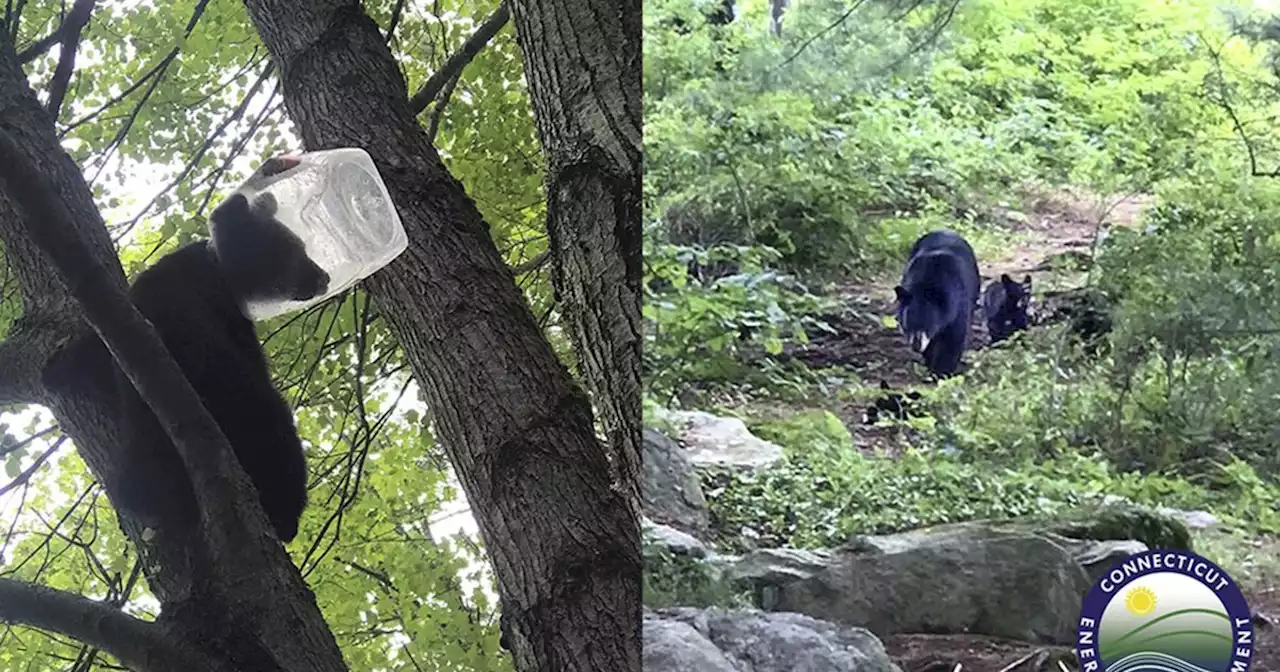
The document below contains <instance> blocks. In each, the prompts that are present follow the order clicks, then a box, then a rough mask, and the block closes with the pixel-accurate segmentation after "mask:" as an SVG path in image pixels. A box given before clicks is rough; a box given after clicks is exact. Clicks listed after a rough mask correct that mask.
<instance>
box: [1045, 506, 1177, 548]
mask: <svg viewBox="0 0 1280 672" xmlns="http://www.w3.org/2000/svg"><path fill="white" fill-rule="evenodd" d="M1047 527H1048V529H1049V530H1050V531H1053V532H1056V533H1058V534H1061V535H1062V536H1064V537H1071V538H1073V539H1095V540H1098V541H1106V540H1116V541H1121V540H1126V539H1132V540H1135V541H1141V542H1142V543H1144V544H1146V545H1147V547H1148V548H1166V549H1173V550H1179V551H1192V550H1194V549H1193V548H1192V544H1191V531H1190V530H1188V529H1187V526H1186V525H1184V524H1183V523H1182V521H1180V520H1177V519H1176V518H1173V517H1172V516H1167V515H1164V514H1162V513H1159V512H1156V511H1152V510H1151V509H1147V508H1144V507H1141V506H1138V505H1136V504H1125V503H1109V504H1101V505H1097V506H1088V507H1080V508H1077V509H1074V510H1071V511H1069V512H1066V513H1065V514H1062V515H1059V516H1057V517H1056V519H1055V520H1054V521H1053V522H1049V523H1048V524H1047Z"/></svg>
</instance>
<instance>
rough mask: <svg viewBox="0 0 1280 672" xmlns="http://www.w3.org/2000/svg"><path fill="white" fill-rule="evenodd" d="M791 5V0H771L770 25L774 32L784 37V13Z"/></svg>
mask: <svg viewBox="0 0 1280 672" xmlns="http://www.w3.org/2000/svg"><path fill="white" fill-rule="evenodd" d="M790 5H791V0H769V7H770V10H771V11H770V13H769V17H770V27H771V28H772V29H773V34H774V35H775V36H777V37H782V15H783V14H784V13H785V12H786V11H787V7H789V6H790Z"/></svg>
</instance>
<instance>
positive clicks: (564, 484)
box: [245, 0, 641, 672]
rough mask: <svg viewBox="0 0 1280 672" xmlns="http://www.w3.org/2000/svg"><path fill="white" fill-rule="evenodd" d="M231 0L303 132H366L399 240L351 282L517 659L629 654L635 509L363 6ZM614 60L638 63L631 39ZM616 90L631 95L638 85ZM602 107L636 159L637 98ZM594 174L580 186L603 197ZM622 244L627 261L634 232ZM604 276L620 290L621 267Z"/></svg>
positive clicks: (311, 137)
mask: <svg viewBox="0 0 1280 672" xmlns="http://www.w3.org/2000/svg"><path fill="white" fill-rule="evenodd" d="M245 4H246V5H247V6H248V8H249V13H250V16H251V17H252V19H253V22H254V23H255V24H256V26H257V28H258V31H259V33H260V34H261V36H262V40H263V43H264V44H265V45H266V46H267V49H268V50H269V51H270V53H271V56H272V59H273V60H274V62H275V63H276V65H277V66H279V68H280V77H281V80H282V83H283V86H282V89H283V91H284V99H285V104H286V106H287V108H288V110H289V114H290V117H291V118H292V119H293V122H294V124H295V125H296V127H297V129H298V131H299V133H300V134H301V136H302V138H303V140H304V142H305V144H306V147H307V149H309V150H318V149H326V148H332V147H351V146H354V147H362V148H364V149H365V150H366V151H368V152H369V154H370V156H372V157H373V160H374V163H375V164H377V166H378V170H379V172H380V173H381V174H382V177H383V179H384V180H385V181H386V184H387V188H388V190H389V191H390V193H391V196H392V198H393V199H394V200H395V202H396V205H397V208H398V210H399V212H400V216H401V218H402V220H403V222H404V227H405V230H406V232H407V233H408V236H409V247H408V249H407V250H406V251H405V252H404V254H403V255H401V256H400V257H399V258H397V259H396V260H395V261H394V262H392V263H391V264H390V265H389V266H387V267H386V268H385V269H383V270H382V271H380V272H378V273H377V274H375V275H374V276H373V277H372V278H370V279H369V280H367V281H366V282H365V283H364V287H365V289H367V290H368V291H369V293H370V294H371V295H372V297H373V298H374V300H375V302H376V303H377V305H378V307H379V309H380V310H381V311H382V313H383V315H385V316H386V318H387V320H388V322H389V324H390V325H391V328H392V329H393V330H394V332H395V333H396V335H397V337H398V340H399V342H400V345H401V346H402V347H403V348H404V351H405V357H406V358H407V360H408V361H409V362H410V363H411V365H412V366H413V371H414V374H415V377H416V379H417V381H418V383H419V384H420V385H421V386H422V390H423V393H424V395H425V396H426V398H427V403H428V405H429V407H430V413H431V415H432V419H433V421H434V428H435V432H436V435H437V436H438V437H439V442H440V444H441V445H442V447H443V448H444V449H445V451H446V452H447V453H448V455H449V458H450V461H451V462H452V464H453V467H454V469H455V470H456V471H457V474H458V477H459V479H460V481H461V482H462V486H463V488H464V490H465V491H466V494H467V498H468V500H469V501H470V504H471V507H472V510H473V512H474V514H475V518H476V522H477V523H478V524H479V528H480V533H481V535H482V536H483V538H484V541H485V545H486V547H487V549H488V552H489V556H490V558H491V559H492V561H493V566H494V570H495V571H496V573H497V576H498V580H499V584H500V589H501V594H502V598H503V606H504V614H505V616H506V618H507V619H508V620H509V622H510V624H511V625H512V626H513V627H512V632H511V633H510V634H511V637H510V638H509V642H510V646H511V649H512V655H513V656H514V658H515V660H516V666H517V668H518V669H520V670H535V669H536V670H546V671H548V672H551V671H555V672H561V671H569V672H571V671H574V670H583V671H586V670H591V671H597V670H609V671H610V672H612V671H615V670H617V671H627V670H639V669H640V592H641V588H640V570H641V559H640V532H639V525H638V521H637V518H636V514H635V512H634V510H633V508H632V507H631V506H630V504H629V502H628V500H627V499H626V498H625V497H624V496H623V495H622V493H620V492H618V491H617V490H616V489H615V488H614V487H613V483H612V479H611V469H610V466H609V461H608V458H607V455H606V451H605V449H604V447H603V446H601V444H600V442H599V440H597V438H596V436H595V430H594V427H593V419H592V411H591V404H590V401H589V399H588V398H587V396H586V394H584V393H583V391H582V390H581V388H580V387H579V386H578V385H577V384H576V383H575V381H574V380H573V378H572V377H571V376H570V375H569V372H568V371H567V370H566V369H565V367H564V366H563V365H562V364H561V363H560V362H559V361H558V360H557V359H556V357H555V354H554V353H553V351H552V350H551V347H550V345H549V344H548V343H547V341H546V339H545V338H544V336H543V334H542V333H541V331H540V330H539V328H538V325H537V322H536V321H535V319H534V316H533V314H532V313H531V311H530V310H529V307H528V305H527V304H526V303H525V300H524V297H523V295H522V294H521V293H520V290H519V288H518V287H517V286H516V284H515V279H514V277H513V275H512V273H511V271H510V269H508V268H507V266H506V264H505V263H504V262H503V259H502V257H501V255H500V254H499V252H498V250H497V248H496V246H495V245H494V243H493V240H492V239H491V238H490V237H489V234H488V227H487V225H486V223H485V222H484V220H483V219H482V217H481V216H480V213H479V211H478V210H477V209H476V207H475V204H474V203H473V202H472V201H471V199H470V198H468V197H467V195H466V193H465V192H464V190H463V188H462V185H460V184H459V183H458V182H457V181H456V180H455V179H454V178H453V177H452V176H451V175H450V174H449V173H448V171H447V170H446V169H445V167H444V165H443V164H442V163H441V161H440V158H439V156H438V155H437V154H436V151H435V149H434V148H433V147H432V146H431V144H430V142H429V141H428V139H427V136H426V133H425V132H424V130H423V129H422V127H421V126H419V124H418V122H417V120H416V119H415V117H414V114H413V112H412V110H411V108H410V106H409V104H408V95H407V92H406V90H405V81H404V78H403V76H402V75H401V73H400V70H399V68H398V67H397V64H396V62H395V61H394V60H393V59H392V55H391V52H390V51H389V49H388V47H387V45H386V42H385V40H384V38H383V35H382V34H381V32H380V30H379V29H378V26H377V24H375V23H374V22H373V21H372V20H371V19H370V18H369V17H368V16H367V15H365V14H364V12H363V11H362V9H361V7H360V5H359V4H358V3H352V2H350V0H246V3H245ZM616 14H617V12H616V11H615V12H614V15H616ZM635 21H636V22H637V23H636V25H637V26H638V21H639V19H638V17H636V19H635ZM632 34H635V32H634V31H633V32H632ZM617 46H618V45H617V44H616V43H611V44H602V45H600V47H601V48H602V49H606V50H612V49H616V48H617ZM628 65H629V67H634V68H635V69H636V74H637V75H638V69H639V67H640V63H639V58H638V55H637V57H636V58H635V60H634V61H633V62H629V63H628ZM574 85H575V84H574V83H573V82H569V83H566V84H565V86H566V87H569V88H572V87H573V86H574ZM636 95H637V96H638V92H637V94H636ZM631 104H633V105H635V106H636V110H637V113H638V106H639V100H638V98H637V99H636V100H634V101H633V102H632V103H631ZM610 109H611V110H612V108H610ZM610 114H611V115H612V114H613V112H612V111H611V112H610ZM617 114H618V115H620V116H619V117H617V119H615V118H613V117H610V119H609V122H608V123H610V124H613V125H618V124H623V123H626V124H629V125H631V126H634V127H635V130H634V131H628V135H627V136H626V137H628V138H630V137H632V136H631V134H632V133H634V134H635V135H634V141H633V142H632V145H631V146H630V147H628V148H625V149H623V148H618V150H617V151H619V152H621V154H620V156H618V157H616V158H615V157H609V160H610V161H615V162H619V163H622V164H624V165H625V163H626V162H628V161H634V160H637V159H635V158H633V157H632V156H631V154H629V152H638V151H639V149H638V141H639V136H638V125H636V124H635V122H634V121H625V122H624V120H625V119H638V116H636V117H628V116H627V115H626V113H625V112H624V111H623V110H618V112H617ZM615 144H616V143H615ZM637 156H638V155H637ZM624 177H628V176H627V175H625V174H624ZM596 188H597V189H598V191H596V192H594V193H590V192H589V193H585V194H580V195H579V197H580V198H584V199H588V200H595V199H604V200H606V201H608V200H609V199H612V198H614V194H615V192H614V191H613V190H604V189H605V187H604V186H603V184H601V185H600V186H598V187H596ZM613 209H616V211H617V212H623V211H627V212H632V214H633V216H638V212H639V211H638V201H637V202H636V203H635V204H634V205H632V204H631V202H630V201H625V202H624V203H622V204H614V203H604V204H598V205H597V204H593V205H591V207H590V208H589V209H588V210H587V212H588V213H594V212H609V211H611V210H613ZM613 217H614V219H615V220H616V221H620V217H619V216H618V215H613ZM636 231H637V233H636V235H637V236H638V228H637V229H636ZM636 251H637V252H636V254H637V258H636V260H635V261H636V262H638V253H639V247H638V238H637V239H636ZM628 270H629V269H628ZM638 272H639V267H638V266H637V267H636V269H635V273H636V274H637V275H638ZM628 277H629V276H628ZM614 291H615V292H629V293H633V292H634V290H633V289H632V285H630V284H626V283H620V285H619V287H617V288H616V289H615V290H614ZM619 303H621V302H619ZM637 338H638V335H637ZM611 343H612V342H611ZM637 382H638V381H637ZM632 403H636V404H638V401H636V402H632Z"/></svg>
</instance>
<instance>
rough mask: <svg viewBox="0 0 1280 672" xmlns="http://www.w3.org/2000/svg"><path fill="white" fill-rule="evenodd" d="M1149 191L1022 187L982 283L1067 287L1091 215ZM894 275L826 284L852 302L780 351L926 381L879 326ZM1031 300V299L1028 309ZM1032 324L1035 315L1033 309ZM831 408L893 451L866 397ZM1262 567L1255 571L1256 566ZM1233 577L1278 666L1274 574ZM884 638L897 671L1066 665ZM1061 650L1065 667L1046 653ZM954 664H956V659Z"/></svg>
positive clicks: (907, 381)
mask: <svg viewBox="0 0 1280 672" xmlns="http://www.w3.org/2000/svg"><path fill="white" fill-rule="evenodd" d="M1149 203H1150V200H1149V199H1147V198H1144V197H1129V198H1126V199H1120V200H1117V199H1112V200H1110V201H1106V202H1103V201H1101V200H1100V199H1097V198H1093V197H1090V196H1088V195H1085V194H1080V193H1068V192H1055V193H1044V194H1035V195H1032V196H1029V197H1028V198H1027V201H1026V202H1025V203H1024V204H1023V207H1022V210H1021V211H1017V212H1015V211H1010V212H1009V213H1008V214H1009V216H1008V217H1007V218H1005V224H1006V227H1007V228H1008V230H1009V231H1010V233H1011V234H1012V235H1011V238H1012V239H1013V241H1014V243H1013V244H1012V245H1011V246H1010V247H1009V249H1008V250H1007V251H1006V253H1005V254H1004V255H1003V256H1000V257H997V258H992V259H982V260H981V261H980V264H979V266H980V271H981V274H982V280H983V286H985V285H986V283H988V282H990V281H991V280H993V279H995V278H998V277H1000V274H1002V273H1008V274H1009V275H1010V276H1012V277H1014V278H1015V279H1021V278H1022V277H1023V276H1025V275H1030V276H1032V282H1033V283H1034V294H1035V296H1036V297H1039V296H1041V295H1042V293H1043V292H1044V290H1046V289H1065V288H1066V286H1067V285H1071V284H1078V283H1079V281H1080V280H1082V279H1083V275H1082V273H1081V272H1080V271H1079V268H1078V267H1077V270H1076V271H1075V272H1074V273H1072V272H1065V273H1064V272H1063V271H1062V270H1061V269H1062V268H1063V264H1062V263H1061V261H1063V260H1071V259H1072V258H1075V259H1082V260H1087V259H1090V258H1092V255H1091V250H1092V248H1093V245H1094V241H1095V238H1096V234H1097V231H1098V228H1099V222H1104V223H1105V224H1106V225H1107V226H1108V227H1118V226H1132V225H1134V224H1135V223H1136V222H1137V220H1138V217H1139V215H1140V214H1141V212H1142V210H1143V208H1144V207H1146V206H1147V205H1148V204H1149ZM896 281H897V278H896V277H890V278H883V279H880V280H877V281H875V282H868V283H862V284H854V285H844V286H840V287H837V288H835V289H834V290H833V292H834V294H835V296H837V297H838V298H839V299H840V303H841V305H844V306H851V307H852V309H851V310H848V311H845V313H844V314H842V315H838V316H830V317H828V318H826V319H827V321H828V323H829V325H830V326H831V327H832V332H830V333H814V334H812V336H811V338H812V340H811V341H810V342H809V343H808V344H807V345H805V346H803V347H802V348H797V349H794V350H790V351H789V352H787V354H788V355H790V356H792V357H795V358H796V359H799V360H801V361H803V362H804V363H805V364H807V365H809V366H810V367H814V368H821V367H830V366H842V367H845V368H847V369H849V370H851V371H852V372H854V373H856V374H857V375H858V376H859V377H860V378H861V379H862V380H863V382H864V383H869V384H872V385H875V384H877V383H878V381H884V382H886V383H887V384H888V385H889V386H890V387H891V388H893V389H894V390H895V391H901V390H902V389H903V388H909V387H914V386H918V385H920V384H921V383H923V382H925V379H924V378H923V377H922V373H923V371H922V369H921V367H920V366H919V365H918V361H919V356H918V355H916V354H914V353H913V352H912V351H911V350H910V348H909V347H908V346H907V345H906V343H905V341H904V339H903V338H902V337H901V335H900V334H898V333H897V331H896V330H894V329H889V328H887V327H885V326H884V324H882V323H881V322H880V320H879V316H882V315H891V314H892V312H893V303H894V297H893V286H894V284H895V283H896ZM1034 310H1036V306H1035V304H1034V301H1033V311H1034ZM1033 323H1034V318H1033ZM970 338H971V341H970V343H971V345H970V350H971V351H974V350H977V351H980V350H982V349H983V348H985V347H987V345H988V341H989V339H988V337H987V333H986V325H985V324H983V323H982V319H981V311H977V314H976V315H975V320H974V324H973V326H972V331H971V336H970ZM834 403H835V404H836V407H834V408H830V409H828V410H831V411H832V412H834V413H835V414H836V415H837V416H839V417H840V419H841V420H842V421H843V422H844V424H845V425H846V426H847V427H848V428H849V431H850V432H851V433H852V434H853V437H854V442H855V445H857V446H858V447H859V449H860V450H862V451H864V452H866V453H868V454H876V455H881V456H886V457H893V456H895V455H896V454H897V453H898V452H899V451H900V449H901V442H902V439H903V435H902V434H901V431H902V430H901V429H900V428H897V427H891V426H885V425H871V424H866V423H865V422H864V411H865V409H866V407H867V401H866V400H865V399H862V400H858V399H841V400H838V401H835V402H834ZM1254 546H1255V549H1254V553H1253V555H1254V556H1255V557H1264V558H1265V557H1268V556H1270V557H1273V558H1280V540H1275V539H1263V540H1258V541H1257V543H1255V544H1254ZM1264 573H1265V574H1267V575H1268V576H1261V574H1264ZM1259 574H1260V575H1259V576H1253V577H1236V578H1237V579H1238V580H1240V583H1241V584H1242V588H1243V589H1244V591H1245V597H1246V599H1247V600H1248V602H1249V604H1250V606H1251V608H1252V610H1253V612H1254V613H1255V614H1256V615H1258V616H1257V617H1256V618H1255V621H1256V623H1257V627H1256V629H1255V636H1256V639H1257V643H1256V646H1255V649H1254V656H1255V657H1254V663H1253V667H1252V669H1253V670H1254V672H1280V629H1278V628H1277V626H1278V625H1280V622H1277V620H1278V619H1280V574H1275V573H1272V572H1259ZM885 646H886V648H887V649H888V651H889V653H890V655H891V656H892V657H893V658H894V660H895V662H897V663H898V665H899V666H901V667H902V670H903V672H1031V671H1032V670H1055V671H1056V670H1058V669H1062V670H1064V671H1069V670H1074V669H1075V666H1074V664H1073V663H1074V660H1075V657H1074V654H1073V652H1072V650H1071V649H1070V648H1064V647H1047V646H1042V645H1037V644H1032V643H1028V642H1019V641H1009V640H1001V639H997V638H992V637H984V636H976V635H897V636H892V637H889V638H887V639H886V640H885ZM1059 657H1061V658H1062V659H1063V660H1064V661H1065V662H1066V667H1064V668H1059V666H1058V665H1057V664H1056V663H1053V662H1048V661H1052V660H1054V659H1056V658H1059ZM957 665H958V666H957Z"/></svg>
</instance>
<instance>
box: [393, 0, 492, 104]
mask: <svg viewBox="0 0 1280 672" xmlns="http://www.w3.org/2000/svg"><path fill="white" fill-rule="evenodd" d="M510 19H511V10H510V9H508V8H507V3H506V2H505V1H504V2H503V3H502V5H501V6H500V7H498V11H496V12H494V13H493V15H492V16H490V17H489V18H487V19H485V21H484V23H482V24H480V27H479V28H477V29H476V32H475V33H474V34H473V35H472V36H471V37H469V38H467V41H466V42H464V43H463V45H462V48H461V49H459V50H458V51H457V52H456V53H454V55H452V56H450V57H449V60H447V61H445V62H444V65H442V66H440V69H439V70H436V71H435V73H434V74H432V75H431V77H430V78H428V79H427V83H426V84H423V85H422V88H420V89H418V92H417V93H415V94H413V97H412V98H410V99H409V109H411V110H413V113H414V114H422V111H423V110H425V109H427V106H428V105H430V104H431V101H433V100H435V99H436V96H438V95H439V94H440V91H441V90H443V89H444V87H445V85H446V84H448V83H449V81H450V80H452V79H453V78H454V77H455V76H457V75H459V74H461V73H462V69H463V68H465V67H467V64H468V63H470V62H471V59H473V58H475V57H476V54H478V53H480V50H481V49H483V48H484V45H486V44H488V43H489V40H492V39H493V36H494V35H497V34H498V31H499V30H502V27H503V26H505V25H507V21H509V20H510Z"/></svg>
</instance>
